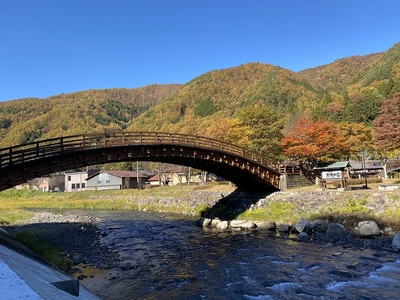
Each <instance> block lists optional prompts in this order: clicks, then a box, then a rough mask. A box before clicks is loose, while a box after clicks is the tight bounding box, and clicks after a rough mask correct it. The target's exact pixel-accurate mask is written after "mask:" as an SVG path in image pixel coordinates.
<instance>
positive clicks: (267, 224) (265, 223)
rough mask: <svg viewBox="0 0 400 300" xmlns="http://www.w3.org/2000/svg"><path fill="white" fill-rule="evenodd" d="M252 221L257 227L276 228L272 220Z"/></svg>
mask: <svg viewBox="0 0 400 300" xmlns="http://www.w3.org/2000/svg"><path fill="white" fill-rule="evenodd" d="M254 223H255V224H256V226H257V228H258V229H264V230H275V228H276V224H275V222H273V221H270V222H269V221H255V222H254Z"/></svg>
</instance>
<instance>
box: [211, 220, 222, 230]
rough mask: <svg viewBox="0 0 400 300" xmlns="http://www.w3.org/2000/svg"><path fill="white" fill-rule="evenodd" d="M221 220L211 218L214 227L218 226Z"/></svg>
mask: <svg viewBox="0 0 400 300" xmlns="http://www.w3.org/2000/svg"><path fill="white" fill-rule="evenodd" d="M220 222H221V220H220V219H212V220H211V227H212V228H217V226H218V224H219V223H220Z"/></svg>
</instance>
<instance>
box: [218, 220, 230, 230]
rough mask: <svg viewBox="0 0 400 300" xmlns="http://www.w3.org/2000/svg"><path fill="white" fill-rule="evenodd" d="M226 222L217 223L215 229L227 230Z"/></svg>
mask: <svg viewBox="0 0 400 300" xmlns="http://www.w3.org/2000/svg"><path fill="white" fill-rule="evenodd" d="M228 225H229V224H228V221H220V222H218V224H217V225H216V228H218V229H223V230H224V229H227V228H228Z"/></svg>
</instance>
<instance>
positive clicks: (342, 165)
mask: <svg viewBox="0 0 400 300" xmlns="http://www.w3.org/2000/svg"><path fill="white" fill-rule="evenodd" d="M349 166H350V162H349V161H348V160H346V161H337V162H334V163H333V164H330V165H327V166H325V167H316V168H314V169H316V170H333V169H335V170H340V169H344V168H347V167H349Z"/></svg>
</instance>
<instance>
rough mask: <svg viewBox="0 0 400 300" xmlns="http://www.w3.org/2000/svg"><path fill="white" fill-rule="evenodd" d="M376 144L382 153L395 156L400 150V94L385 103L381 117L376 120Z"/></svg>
mask: <svg viewBox="0 0 400 300" xmlns="http://www.w3.org/2000/svg"><path fill="white" fill-rule="evenodd" d="M374 126H375V143H376V146H377V147H378V149H380V151H381V152H385V153H387V154H389V156H390V155H391V154H395V153H396V152H399V149H400V93H397V94H395V96H394V98H393V99H389V100H386V101H384V102H383V105H382V108H381V112H380V115H379V117H377V118H376V119H375V120H374Z"/></svg>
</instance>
